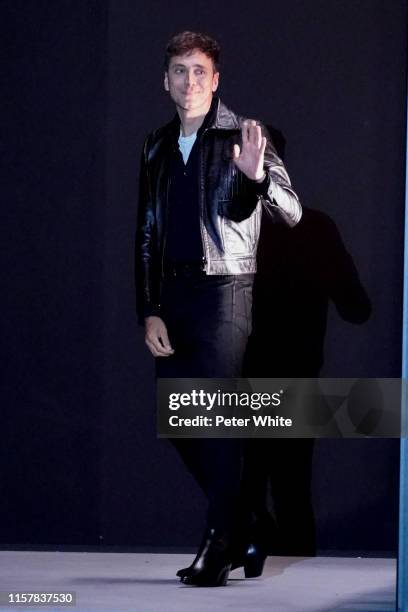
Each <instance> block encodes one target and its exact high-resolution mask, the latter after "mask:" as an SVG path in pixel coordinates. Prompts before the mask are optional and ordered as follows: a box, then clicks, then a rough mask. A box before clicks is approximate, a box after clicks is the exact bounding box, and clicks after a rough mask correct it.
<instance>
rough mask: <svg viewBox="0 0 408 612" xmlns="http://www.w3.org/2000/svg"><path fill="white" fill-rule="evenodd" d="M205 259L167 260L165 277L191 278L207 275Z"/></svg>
mask: <svg viewBox="0 0 408 612" xmlns="http://www.w3.org/2000/svg"><path fill="white" fill-rule="evenodd" d="M204 265H205V263H204V261H166V262H164V266H163V272H164V277H165V278H191V277H195V276H205V271H204Z"/></svg>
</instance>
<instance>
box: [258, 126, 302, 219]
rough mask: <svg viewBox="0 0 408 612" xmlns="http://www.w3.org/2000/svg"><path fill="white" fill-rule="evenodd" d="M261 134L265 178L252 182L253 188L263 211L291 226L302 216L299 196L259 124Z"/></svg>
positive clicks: (264, 130)
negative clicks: (264, 144)
mask: <svg viewBox="0 0 408 612" xmlns="http://www.w3.org/2000/svg"><path fill="white" fill-rule="evenodd" d="M260 126H261V130H262V135H263V136H265V137H266V148H265V157H264V169H265V172H266V176H265V179H264V181H263V182H262V183H256V182H255V181H251V182H252V183H253V188H254V189H255V191H256V192H257V194H258V195H259V196H260V197H261V198H262V204H263V206H264V210H265V212H267V213H268V214H269V215H271V216H272V218H273V219H274V220H277V221H283V222H284V223H285V224H286V225H289V226H290V227H293V226H294V225H296V224H297V223H299V221H300V219H301V217H302V207H301V205H300V202H299V198H298V196H297V195H296V193H295V191H294V190H293V188H292V185H291V182H290V178H289V175H288V173H287V172H286V168H285V166H284V164H283V161H282V160H281V159H280V157H279V156H278V154H277V153H276V150H275V147H274V146H273V144H272V141H271V138H270V135H269V132H268V130H267V129H266V128H265V126H263V125H262V124H260Z"/></svg>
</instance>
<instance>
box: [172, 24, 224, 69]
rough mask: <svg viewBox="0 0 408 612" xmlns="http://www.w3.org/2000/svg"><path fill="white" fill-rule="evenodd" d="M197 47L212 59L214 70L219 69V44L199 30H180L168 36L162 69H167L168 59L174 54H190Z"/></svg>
mask: <svg viewBox="0 0 408 612" xmlns="http://www.w3.org/2000/svg"><path fill="white" fill-rule="evenodd" d="M196 49H198V51H201V52H202V53H205V55H207V56H208V57H209V58H210V59H212V61H213V65H214V70H215V72H218V71H219V67H220V45H219V43H218V42H217V41H216V40H215V39H214V38H211V36H208V35H207V34H202V33H201V32H190V31H188V30H186V31H185V32H180V33H179V34H176V35H175V36H173V37H172V38H170V40H169V42H168V43H167V47H166V55H165V58H164V69H165V70H166V71H167V70H168V69H169V64H170V59H171V58H172V57H174V56H175V55H190V54H191V53H193V51H195V50H196Z"/></svg>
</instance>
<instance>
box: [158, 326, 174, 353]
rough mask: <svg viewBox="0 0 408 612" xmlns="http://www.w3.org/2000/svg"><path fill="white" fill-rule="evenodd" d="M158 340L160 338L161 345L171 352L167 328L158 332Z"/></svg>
mask: <svg viewBox="0 0 408 612" xmlns="http://www.w3.org/2000/svg"><path fill="white" fill-rule="evenodd" d="M159 340H161V343H162V345H163V346H164V348H165V349H166V350H167V351H170V352H173V349H172V347H171V344H170V340H169V337H168V335H167V329H163V330H162V331H161V333H160V336H159Z"/></svg>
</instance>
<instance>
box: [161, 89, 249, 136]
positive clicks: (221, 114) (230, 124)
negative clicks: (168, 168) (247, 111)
mask: <svg viewBox="0 0 408 612" xmlns="http://www.w3.org/2000/svg"><path fill="white" fill-rule="evenodd" d="M169 127H170V132H171V135H172V139H173V142H177V141H178V137H179V135H180V117H179V116H178V114H177V113H176V114H175V116H174V118H173V120H172V121H171V122H170V123H169ZM205 129H217V130H236V129H240V125H239V121H238V117H237V115H236V114H235V113H234V112H233V111H232V110H230V109H229V108H227V107H226V106H225V104H223V103H222V102H221V100H220V98H218V97H216V96H214V97H213V99H212V102H211V106H210V109H209V111H208V113H207V114H206V116H205V117H204V121H203V123H202V125H201V127H200V129H199V130H198V135H200V134H201V133H202V132H203V131H204V130H205Z"/></svg>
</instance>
